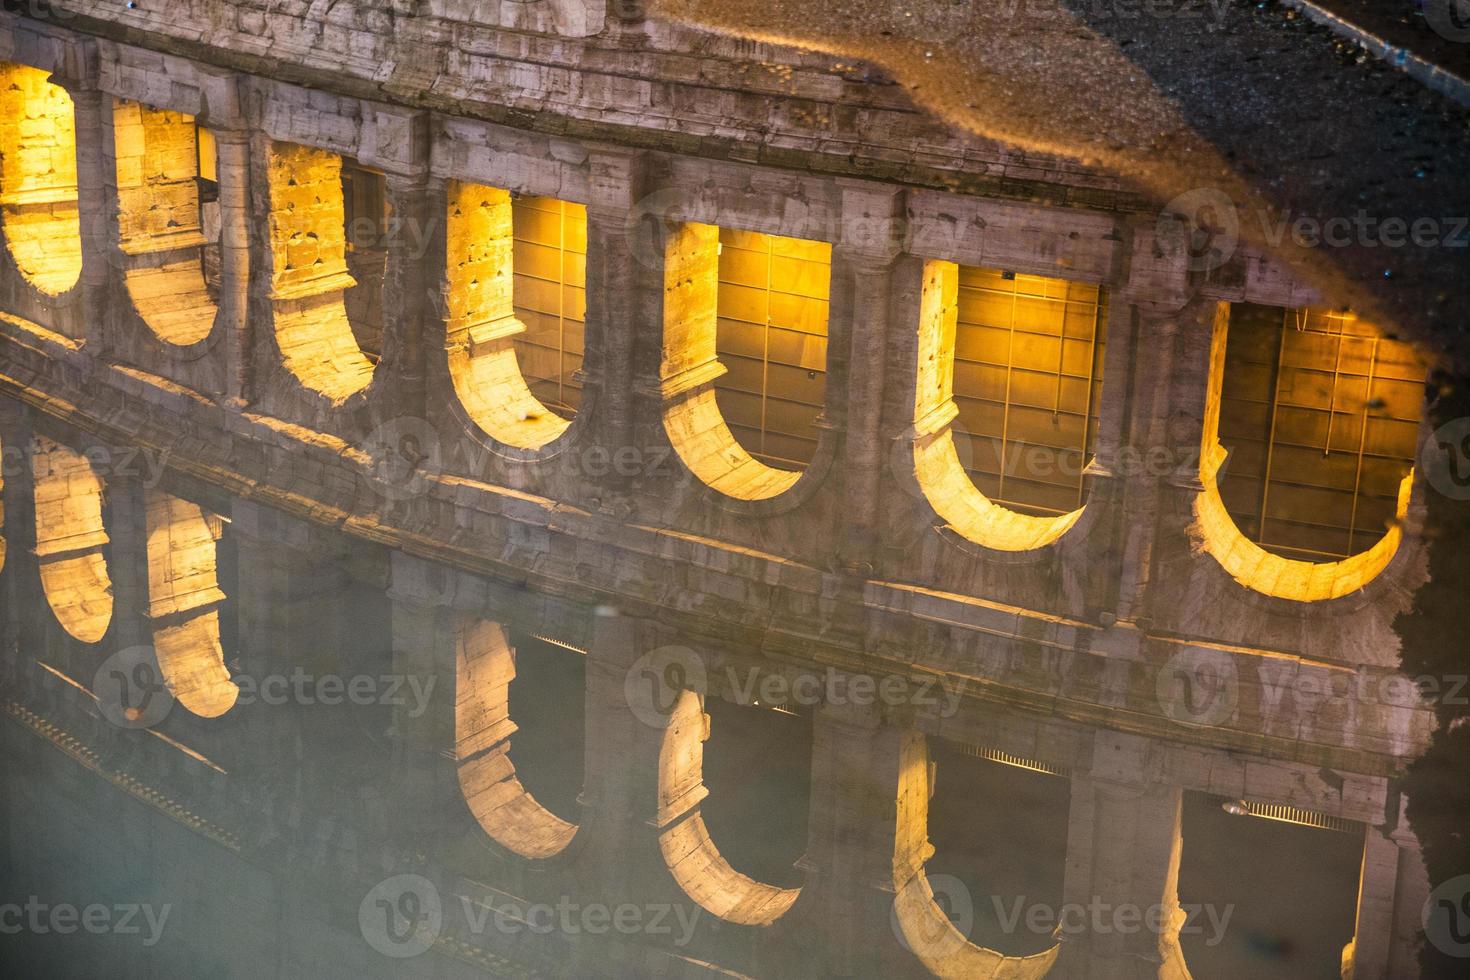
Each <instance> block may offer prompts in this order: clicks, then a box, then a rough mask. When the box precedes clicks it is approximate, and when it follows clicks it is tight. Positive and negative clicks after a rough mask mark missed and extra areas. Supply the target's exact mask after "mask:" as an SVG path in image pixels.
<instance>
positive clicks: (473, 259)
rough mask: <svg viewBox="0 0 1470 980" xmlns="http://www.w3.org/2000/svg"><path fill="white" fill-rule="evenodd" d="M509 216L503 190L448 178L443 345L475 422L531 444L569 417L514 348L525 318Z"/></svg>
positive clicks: (493, 433) (547, 440)
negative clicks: (545, 395) (538, 388)
mask: <svg viewBox="0 0 1470 980" xmlns="http://www.w3.org/2000/svg"><path fill="white" fill-rule="evenodd" d="M515 216H516V209H515V203H514V202H513V200H512V197H511V194H510V192H509V191H506V190H501V189H499V188H495V187H486V186H484V185H483V184H475V183H470V182H467V181H450V182H449V188H448V221H447V238H448V249H447V269H446V276H447V281H446V284H445V287H446V291H447V297H446V298H447V302H446V309H447V312H448V321H447V323H446V324H445V331H446V338H445V339H446V345H445V346H446V349H447V352H448V354H447V356H448V358H449V376H450V379H451V381H452V383H453V384H454V391H455V394H456V395H457V396H458V398H459V402H460V404H461V405H462V406H463V407H464V410H465V412H466V414H468V415H469V417H470V419H471V420H472V421H473V422H474V423H475V425H477V426H478V427H479V428H480V429H481V430H482V431H483V432H484V433H485V434H486V435H488V436H489V437H490V438H492V439H494V440H496V441H498V442H501V443H504V444H506V445H508V446H512V447H514V448H517V449H524V450H537V449H541V448H543V447H545V446H547V445H549V444H551V443H552V442H554V441H555V440H557V439H558V438H560V437H561V436H562V434H563V433H565V432H566V431H567V429H568V428H569V427H570V425H571V422H570V421H569V419H568V418H566V417H564V416H563V415H560V414H558V413H557V412H556V411H553V410H552V409H551V408H549V407H548V406H547V405H546V404H544V403H543V402H542V401H541V399H540V398H538V397H537V396H536V394H535V393H534V392H533V391H532V390H531V386H530V384H528V382H527V375H526V372H525V371H524V370H523V364H522V357H521V354H522V353H523V352H521V351H518V350H517V346H516V345H517V342H518V341H519V342H523V338H524V337H525V334H526V323H525V322H524V320H523V319H522V318H521V317H520V316H518V315H517V311H516V306H517V303H516V275H515V265H516V260H515V255H516V231H515V224H516V223H515Z"/></svg>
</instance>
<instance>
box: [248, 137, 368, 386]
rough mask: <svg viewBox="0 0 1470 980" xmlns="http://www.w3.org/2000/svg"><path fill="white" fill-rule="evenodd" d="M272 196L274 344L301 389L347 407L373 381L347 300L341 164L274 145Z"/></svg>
mask: <svg viewBox="0 0 1470 980" xmlns="http://www.w3.org/2000/svg"><path fill="white" fill-rule="evenodd" d="M266 155H267V161H266V169H267V193H268V195H269V202H268V206H269V211H270V249H271V261H272V274H271V293H270V298H271V305H272V311H273V315H274V322H275V338H276V345H277V347H278V348H279V350H280V353H281V359H282V361H283V362H284V363H285V366H286V369H287V370H288V371H290V372H291V374H292V375H293V376H294V377H295V378H296V379H297V380H298V381H300V382H301V384H302V385H304V386H305V387H307V388H308V389H310V390H311V391H314V392H316V393H317V394H319V395H321V396H322V397H324V398H326V399H327V400H328V401H330V402H331V403H332V404H333V405H341V404H342V403H343V402H345V401H346V400H347V399H348V398H350V397H352V396H353V395H355V394H357V393H358V392H360V391H363V390H364V389H366V388H367V386H368V385H369V384H370V383H371V382H372V379H373V368H374V365H373V362H372V361H371V360H369V359H368V357H367V355H366V354H364V353H363V351H362V348H361V347H359V346H358V342H357V337H356V335H355V334H354V333H353V331H352V324H351V322H350V321H349V320H348V318H347V307H346V304H345V301H344V293H345V292H346V290H348V289H351V288H352V287H353V286H355V285H356V284H357V283H356V280H354V279H353V278H352V276H351V274H350V273H349V272H348V271H347V252H346V249H347V236H346V225H345V212H344V208H345V204H344V200H343V191H342V158H341V157H340V156H338V155H337V154H335V153H331V152H328V151H326V150H319V149H316V148H315V147H310V146H302V145H300V144H296V143H283V142H279V141H274V140H273V141H271V142H270V144H269V147H268V149H267V154H266Z"/></svg>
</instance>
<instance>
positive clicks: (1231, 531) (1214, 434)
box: [1191, 303, 1417, 602]
mask: <svg viewBox="0 0 1470 980" xmlns="http://www.w3.org/2000/svg"><path fill="white" fill-rule="evenodd" d="M1230 311H1231V308H1230V306H1229V305H1228V304H1224V303H1222V304H1220V307H1219V309H1218V311H1217V315H1216V320H1215V328H1214V337H1213V340H1212V345H1211V350H1210V380H1209V386H1208V390H1207V394H1206V404H1205V418H1204V426H1203V429H1204V431H1203V446H1202V448H1201V453H1200V483H1201V487H1202V488H1201V490H1200V491H1199V492H1198V493H1197V494H1196V495H1195V499H1194V517H1195V520H1194V524H1193V526H1192V527H1191V533H1192V534H1193V535H1194V538H1195V541H1196V545H1197V547H1198V548H1199V550H1201V551H1204V552H1206V553H1207V554H1209V555H1210V557H1211V558H1213V559H1214V560H1215V561H1217V562H1219V564H1220V566H1221V567H1222V568H1224V569H1225V571H1226V572H1228V573H1229V574H1230V577H1231V578H1233V579H1235V581H1236V582H1238V583H1240V584H1241V585H1243V586H1245V587H1246V588H1248V589H1250V590H1251V591H1253V592H1257V593H1260V594H1262V595H1266V596H1272V597H1275V598H1279V599H1290V600H1293V601H1297V602H1320V601H1322V600H1326V599H1337V598H1341V597H1343V596H1346V595H1350V594H1352V593H1354V592H1357V591H1358V590H1359V589H1361V588H1363V587H1364V586H1365V585H1367V584H1368V583H1369V582H1371V581H1373V580H1374V579H1375V578H1377V577H1378V576H1379V575H1380V574H1381V573H1382V572H1383V571H1384V570H1385V569H1386V568H1387V567H1388V566H1389V564H1390V563H1392V561H1393V559H1394V557H1395V555H1397V554H1398V551H1399V548H1400V547H1401V546H1402V544H1403V541H1404V523H1405V520H1406V518H1407V516H1408V511H1409V502H1410V497H1411V493H1412V489H1413V483H1414V471H1413V469H1410V470H1409V471H1408V472H1407V473H1406V474H1405V475H1404V477H1403V478H1402V480H1401V481H1400V482H1399V485H1398V494H1397V500H1396V504H1395V507H1394V517H1393V520H1392V522H1391V523H1390V525H1389V527H1388V528H1387V531H1386V532H1385V533H1384V534H1383V536H1382V537H1380V538H1379V539H1378V540H1377V541H1376V542H1375V543H1374V544H1373V545H1372V546H1371V547H1369V548H1368V549H1366V550H1364V551H1360V552H1358V553H1356V554H1353V555H1350V556H1348V557H1345V558H1342V559H1341V560H1338V561H1326V562H1316V561H1305V560H1300V559H1296V558H1288V557H1285V556H1283V555H1280V554H1276V553H1273V552H1271V551H1268V550H1266V549H1265V548H1263V547H1261V545H1259V544H1257V543H1256V542H1254V541H1252V540H1251V539H1250V538H1248V537H1247V536H1246V535H1245V534H1244V533H1242V531H1241V530H1240V528H1239V526H1238V525H1237V524H1236V522H1235V519H1234V518H1233V517H1232V516H1231V514H1230V512H1229V511H1228V510H1227V508H1226V504H1225V500H1224V498H1223V497H1222V494H1221V488H1220V478H1221V471H1222V468H1223V466H1224V464H1225V462H1226V458H1227V455H1228V454H1227V451H1226V449H1225V447H1224V446H1222V445H1221V443H1220V437H1219V432H1220V422H1221V417H1222V403H1223V397H1222V396H1223V392H1224V388H1225V354H1226V344H1227V337H1228V332H1229V326H1230ZM1337 316H1348V317H1349V319H1350V316H1349V315H1346V314H1339V315H1337ZM1284 329H1285V327H1284V326H1283V330H1284ZM1374 333H1375V334H1376V331H1375V332H1374ZM1283 343H1284V341H1283ZM1333 383H1334V384H1335V383H1336V382H1335V380H1334V382H1333ZM1415 387H1417V385H1415ZM1364 397H1365V398H1366V396H1364ZM1363 425H1364V426H1365V427H1366V425H1367V420H1366V416H1365V418H1364V421H1363ZM1329 438H1330V430H1329Z"/></svg>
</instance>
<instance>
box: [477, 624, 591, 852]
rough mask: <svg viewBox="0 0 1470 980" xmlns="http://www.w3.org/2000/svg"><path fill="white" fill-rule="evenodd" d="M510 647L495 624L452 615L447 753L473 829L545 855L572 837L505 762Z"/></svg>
mask: <svg viewBox="0 0 1470 980" xmlns="http://www.w3.org/2000/svg"><path fill="white" fill-rule="evenodd" d="M515 662H516V652H515V650H514V648H512V647H511V645H510V642H509V641H508V640H507V638H506V635H505V630H504V629H502V628H501V626H500V625H499V624H498V623H493V622H489V621H486V620H482V619H476V618H474V617H472V616H467V615H466V616H460V617H459V621H458V623H457V624H456V642H455V671H456V677H457V686H456V691H455V697H454V727H455V758H456V759H457V763H458V771H459V785H460V790H461V791H462V792H463V793H464V798H465V801H466V802H467V803H468V804H469V807H470V810H471V812H473V813H474V815H475V819H476V820H478V821H479V823H480V826H481V827H482V828H484V830H485V832H486V833H487V834H489V835H490V836H491V838H493V839H494V840H495V841H496V842H497V843H499V844H501V845H502V846H504V847H506V848H508V849H510V850H511V851H514V852H515V853H516V854H519V855H520V856H521V857H526V858H549V857H554V856H555V855H557V854H560V853H561V852H562V851H564V850H565V849H566V847H567V845H568V844H570V843H571V842H572V838H573V837H574V836H576V833H577V825H576V824H574V823H569V822H567V821H565V820H563V819H561V818H560V817H558V816H557V815H556V814H554V813H552V812H551V811H550V810H548V809H546V808H545V807H544V806H542V805H541V804H540V803H538V802H536V799H535V797H533V796H532V795H531V794H530V793H529V792H528V791H527V790H526V788H525V787H524V786H522V785H521V781H520V780H519V779H518V778H517V777H516V770H515V765H514V764H513V763H512V762H511V760H510V738H511V735H513V734H514V733H515V731H516V724H515V722H513V721H511V718H510V682H511V680H512V679H513V678H514V677H515V673H516V663H515Z"/></svg>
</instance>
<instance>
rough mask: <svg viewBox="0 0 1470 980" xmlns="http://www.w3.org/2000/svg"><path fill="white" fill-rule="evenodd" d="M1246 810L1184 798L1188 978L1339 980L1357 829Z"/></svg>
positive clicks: (1182, 873)
mask: <svg viewBox="0 0 1470 980" xmlns="http://www.w3.org/2000/svg"><path fill="white" fill-rule="evenodd" d="M1244 802H1245V801H1230V800H1222V799H1221V798H1219V797H1215V796H1211V795H1209V794H1205V793H1193V792H1191V793H1186V794H1185V796H1184V812H1183V817H1182V828H1183V831H1182V832H1183V837H1184V851H1183V856H1182V858H1181V860H1180V866H1179V900H1180V902H1181V904H1182V905H1183V906H1184V907H1185V908H1186V909H1187V910H1191V916H1190V920H1189V921H1188V922H1187V923H1186V924H1185V926H1184V928H1183V929H1182V930H1181V933H1180V937H1179V942H1180V946H1181V947H1182V948H1183V950H1184V958H1185V960H1186V962H1188V963H1189V969H1190V972H1191V973H1192V974H1193V975H1194V976H1195V977H1198V978H1199V980H1210V978H1215V977H1219V978H1224V977H1252V978H1256V977H1259V978H1261V980H1287V978H1291V980H1299V978H1304V977H1321V978H1323V980H1326V978H1332V980H1337V978H1338V977H1340V976H1341V973H1340V970H1341V958H1342V950H1343V947H1344V946H1345V945H1346V944H1347V943H1348V942H1349V941H1351V940H1352V938H1353V930H1354V919H1355V917H1356V912H1357V894H1358V888H1357V885H1358V874H1359V867H1360V864H1361V862H1362V858H1363V837H1362V834H1361V832H1359V833H1350V832H1347V830H1348V829H1350V828H1355V829H1358V830H1361V827H1358V826H1357V825H1352V824H1349V823H1347V822H1346V821H1341V822H1333V821H1322V820H1321V819H1320V818H1316V817H1315V815H1313V814H1308V813H1306V812H1304V811H1294V810H1292V808H1290V807H1261V806H1258V805H1255V804H1246V805H1245V806H1242V805H1241V804H1242V803H1244ZM1226 806H1229V807H1230V809H1231V810H1233V811H1235V812H1229V811H1227V810H1226V809H1225V807H1226ZM1248 811H1254V812H1259V813H1269V814H1274V815H1275V817H1276V818H1275V819H1271V818H1265V819H1263V818H1262V817H1259V816H1253V815H1252V814H1251V812H1248ZM1282 818H1284V819H1282ZM1294 820H1301V821H1304V822H1291V821H1294ZM1306 822H1318V823H1326V824H1328V825H1329V826H1328V828H1327V829H1324V828H1322V827H1314V826H1308V825H1306ZM1304 899H1306V900H1304Z"/></svg>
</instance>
